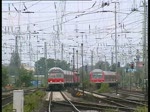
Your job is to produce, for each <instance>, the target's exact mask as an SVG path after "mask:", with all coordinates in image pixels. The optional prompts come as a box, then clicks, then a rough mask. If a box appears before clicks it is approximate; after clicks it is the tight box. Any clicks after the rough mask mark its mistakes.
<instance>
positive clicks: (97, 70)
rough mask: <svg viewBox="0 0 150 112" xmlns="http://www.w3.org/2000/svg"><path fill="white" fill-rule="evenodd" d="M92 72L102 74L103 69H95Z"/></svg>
mask: <svg viewBox="0 0 150 112" xmlns="http://www.w3.org/2000/svg"><path fill="white" fill-rule="evenodd" d="M92 72H102V70H101V69H94V70H92Z"/></svg>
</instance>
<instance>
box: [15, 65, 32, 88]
mask: <svg viewBox="0 0 150 112" xmlns="http://www.w3.org/2000/svg"><path fill="white" fill-rule="evenodd" d="M32 73H33V72H32V71H28V70H26V69H24V68H23V67H21V68H20V69H19V74H20V75H19V76H18V79H17V81H16V86H17V87H20V86H25V87H29V86H31V85H32V84H31V81H32V79H33V75H32Z"/></svg>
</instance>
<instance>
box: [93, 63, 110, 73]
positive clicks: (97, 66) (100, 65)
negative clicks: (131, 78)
mask: <svg viewBox="0 0 150 112" xmlns="http://www.w3.org/2000/svg"><path fill="white" fill-rule="evenodd" d="M105 65H106V70H107V71H108V70H109V63H108V62H107V61H106V62H104V61H98V62H97V63H96V64H95V69H102V70H105Z"/></svg>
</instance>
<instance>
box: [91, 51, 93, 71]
mask: <svg viewBox="0 0 150 112" xmlns="http://www.w3.org/2000/svg"><path fill="white" fill-rule="evenodd" d="M92 70H93V51H91V71H92Z"/></svg>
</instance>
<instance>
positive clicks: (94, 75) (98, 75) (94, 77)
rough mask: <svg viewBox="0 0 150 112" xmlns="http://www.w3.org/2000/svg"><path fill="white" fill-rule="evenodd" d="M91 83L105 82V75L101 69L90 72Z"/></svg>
mask: <svg viewBox="0 0 150 112" xmlns="http://www.w3.org/2000/svg"><path fill="white" fill-rule="evenodd" d="M90 82H91V83H102V82H104V74H103V71H102V70H101V69H94V70H93V71H91V72H90Z"/></svg>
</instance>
